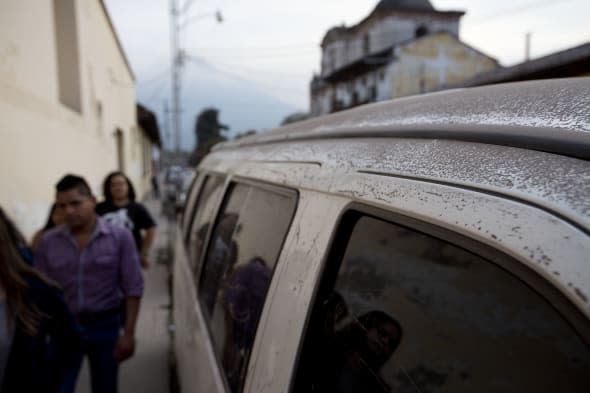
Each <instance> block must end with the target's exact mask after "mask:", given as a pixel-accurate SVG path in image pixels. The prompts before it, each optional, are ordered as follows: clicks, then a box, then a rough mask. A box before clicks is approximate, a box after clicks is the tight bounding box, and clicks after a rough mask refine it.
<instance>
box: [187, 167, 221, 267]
mask: <svg viewBox="0 0 590 393" xmlns="http://www.w3.org/2000/svg"><path fill="white" fill-rule="evenodd" d="M223 182H224V179H223V177H221V176H207V178H206V179H205V181H204V182H203V186H202V187H201V193H200V194H199V198H198V202H197V206H196V212H195V214H194V217H193V219H192V223H191V225H190V228H189V232H188V236H187V239H186V247H187V251H188V257H189V263H190V266H191V270H192V271H193V274H195V277H196V274H197V273H198V265H199V260H200V259H201V254H202V252H203V248H204V245H205V241H206V240H207V239H206V236H207V232H208V229H209V226H210V225H211V221H213V219H214V218H215V217H214V214H215V208H216V207H217V206H218V204H219V201H220V200H221V194H222V191H223Z"/></svg>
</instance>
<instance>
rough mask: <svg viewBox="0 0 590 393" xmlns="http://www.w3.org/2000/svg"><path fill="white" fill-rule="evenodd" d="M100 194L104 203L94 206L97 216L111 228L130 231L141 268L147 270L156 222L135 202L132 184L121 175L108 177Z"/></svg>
mask: <svg viewBox="0 0 590 393" xmlns="http://www.w3.org/2000/svg"><path fill="white" fill-rule="evenodd" d="M102 190H103V194H104V198H105V200H104V202H100V203H99V204H97V205H96V212H97V213H98V215H100V216H102V217H103V218H104V219H105V220H106V221H108V222H110V223H111V224H114V225H117V226H120V227H123V228H127V229H129V230H130V231H131V233H132V234H133V238H134V239H135V244H136V246H137V251H138V252H139V256H140V259H141V265H142V266H143V267H144V268H148V266H149V260H148V255H149V251H150V248H151V246H152V243H153V241H154V237H155V235H156V222H155V221H154V219H153V218H152V216H151V215H150V213H149V212H148V211H147V209H146V208H145V207H144V206H143V205H142V204H141V203H139V202H136V201H135V189H134V188H133V184H131V181H130V180H129V178H128V177H127V176H125V174H124V173H123V172H119V171H117V172H112V173H110V174H109V175H108V176H107V177H106V178H105V180H104V182H103V186H102Z"/></svg>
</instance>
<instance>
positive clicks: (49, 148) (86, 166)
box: [0, 0, 146, 236]
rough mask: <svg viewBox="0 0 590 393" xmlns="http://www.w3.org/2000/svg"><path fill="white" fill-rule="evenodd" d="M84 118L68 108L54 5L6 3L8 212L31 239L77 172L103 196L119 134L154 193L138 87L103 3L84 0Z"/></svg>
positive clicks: (2, 36) (0, 9) (2, 106)
mask: <svg viewBox="0 0 590 393" xmlns="http://www.w3.org/2000/svg"><path fill="white" fill-rule="evenodd" d="M75 15H76V25H77V33H78V51H79V73H80V92H81V112H77V111H76V110H73V109H71V108H69V107H67V106H65V105H64V104H62V103H61V102H60V99H59V83H58V66H57V63H58V62H57V48H56V47H57V42H56V32H55V23H54V22H55V21H54V12H53V1H41V2H39V1H37V0H19V1H3V2H1V3H0V138H1V139H2V142H1V143H0V167H1V168H2V171H1V173H0V190H1V191H0V205H1V206H2V207H3V208H4V209H5V211H7V213H8V214H9V215H10V216H11V217H12V218H13V219H14V220H15V221H16V222H17V224H18V225H19V227H20V228H21V230H22V231H23V232H24V233H25V234H26V235H27V236H30V235H31V234H32V233H33V232H34V230H36V229H38V228H39V227H40V226H41V225H42V223H43V222H44V220H45V219H46V216H47V212H48V209H49V206H50V204H51V203H52V201H53V200H54V185H55V183H56V182H57V180H59V178H60V177H61V176H63V175H64V174H65V173H68V172H71V173H76V174H80V175H82V176H84V177H85V178H86V179H87V180H88V182H89V183H90V185H91V187H92V188H93V190H94V191H95V193H96V194H97V196H99V197H102V196H101V195H100V189H101V187H100V186H101V183H102V180H103V178H104V176H105V175H106V174H107V173H108V172H109V171H112V170H115V169H117V145H116V139H115V137H114V132H115V131H116V130H117V129H119V130H121V132H122V135H123V141H124V157H125V162H124V166H125V169H126V170H127V171H128V174H129V175H130V177H131V179H132V181H133V182H134V184H135V185H136V188H137V191H138V194H139V195H142V194H143V193H144V191H145V190H146V188H145V187H146V186H145V182H144V177H142V172H141V168H140V166H139V165H138V163H137V161H138V160H137V157H140V155H138V154H137V151H138V149H139V151H141V149H142V144H143V141H142V140H143V136H142V135H141V136H139V137H138V136H137V132H136V134H135V136H134V130H137V126H136V111H135V83H134V80H133V76H132V74H131V72H130V70H129V69H128V67H127V64H126V63H125V60H124V57H123V56H122V54H121V52H120V50H119V48H118V46H117V42H116V40H115V36H114V33H113V32H112V30H111V28H110V26H109V21H108V19H107V16H106V15H105V13H104V11H103V6H102V3H101V2H100V1H98V0H76V1H75Z"/></svg>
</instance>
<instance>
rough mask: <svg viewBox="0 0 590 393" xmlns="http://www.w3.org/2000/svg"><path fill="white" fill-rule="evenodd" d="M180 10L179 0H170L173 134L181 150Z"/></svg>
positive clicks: (181, 54)
mask: <svg viewBox="0 0 590 393" xmlns="http://www.w3.org/2000/svg"><path fill="white" fill-rule="evenodd" d="M179 16H180V11H179V9H178V0H170V40H171V41H170V44H171V45H170V47H171V50H172V53H171V54H172V68H171V69H172V109H171V113H172V134H173V135H174V150H175V151H176V152H177V153H178V152H179V151H180V128H181V123H182V122H181V119H180V114H181V113H182V108H181V107H180V86H181V81H180V78H181V77H182V75H181V73H182V65H183V61H184V58H183V53H182V51H181V49H180V25H179Z"/></svg>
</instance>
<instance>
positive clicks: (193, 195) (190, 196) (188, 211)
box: [180, 172, 199, 230]
mask: <svg viewBox="0 0 590 393" xmlns="http://www.w3.org/2000/svg"><path fill="white" fill-rule="evenodd" d="M198 178H199V173H197V172H195V174H194V175H193V176H191V177H187V178H185V183H184V185H183V191H185V192H186V202H185V205H184V209H183V211H182V217H181V221H180V225H181V228H183V229H185V230H186V228H187V224H189V223H188V222H190V221H191V219H192V218H193V209H194V208H195V204H196V203H197V192H198V190H197V187H196V186H195V185H196V184H197V182H198ZM189 225H190V224H189Z"/></svg>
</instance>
